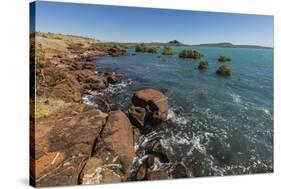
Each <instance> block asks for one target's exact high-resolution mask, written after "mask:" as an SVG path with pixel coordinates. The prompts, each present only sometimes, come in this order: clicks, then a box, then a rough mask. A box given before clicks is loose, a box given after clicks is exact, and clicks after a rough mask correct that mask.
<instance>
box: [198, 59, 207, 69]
mask: <svg viewBox="0 0 281 189" xmlns="http://www.w3.org/2000/svg"><path fill="white" fill-rule="evenodd" d="M208 66H209V63H208V62H207V61H201V62H200V63H199V65H198V69H199V70H206V69H208Z"/></svg>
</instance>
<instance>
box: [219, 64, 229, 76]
mask: <svg viewBox="0 0 281 189" xmlns="http://www.w3.org/2000/svg"><path fill="white" fill-rule="evenodd" d="M216 74H217V75H221V76H230V75H231V70H230V68H227V67H226V66H225V65H221V66H220V67H219V69H217V71H216Z"/></svg>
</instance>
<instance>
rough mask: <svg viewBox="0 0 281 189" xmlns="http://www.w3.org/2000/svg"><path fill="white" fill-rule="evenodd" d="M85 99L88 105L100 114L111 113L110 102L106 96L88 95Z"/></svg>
mask: <svg viewBox="0 0 281 189" xmlns="http://www.w3.org/2000/svg"><path fill="white" fill-rule="evenodd" d="M86 98H87V101H89V103H90V105H93V106H94V107H96V108H98V109H99V110H101V111H102V112H104V113H108V112H110V111H111V106H110V101H109V99H108V98H107V97H106V96H102V95H91V94H90V95H88V96H87V97H86Z"/></svg>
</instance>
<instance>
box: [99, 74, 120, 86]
mask: <svg viewBox="0 0 281 189" xmlns="http://www.w3.org/2000/svg"><path fill="white" fill-rule="evenodd" d="M102 75H103V76H104V77H106V79H107V82H108V83H111V84H115V83H119V82H120V81H121V79H122V77H121V75H119V74H117V73H115V72H104V73H102Z"/></svg>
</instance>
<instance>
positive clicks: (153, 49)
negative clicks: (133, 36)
mask: <svg viewBox="0 0 281 189" xmlns="http://www.w3.org/2000/svg"><path fill="white" fill-rule="evenodd" d="M135 50H136V52H147V53H157V52H158V47H156V46H152V45H145V44H143V43H142V44H139V45H137V46H136V48H135Z"/></svg>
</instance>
